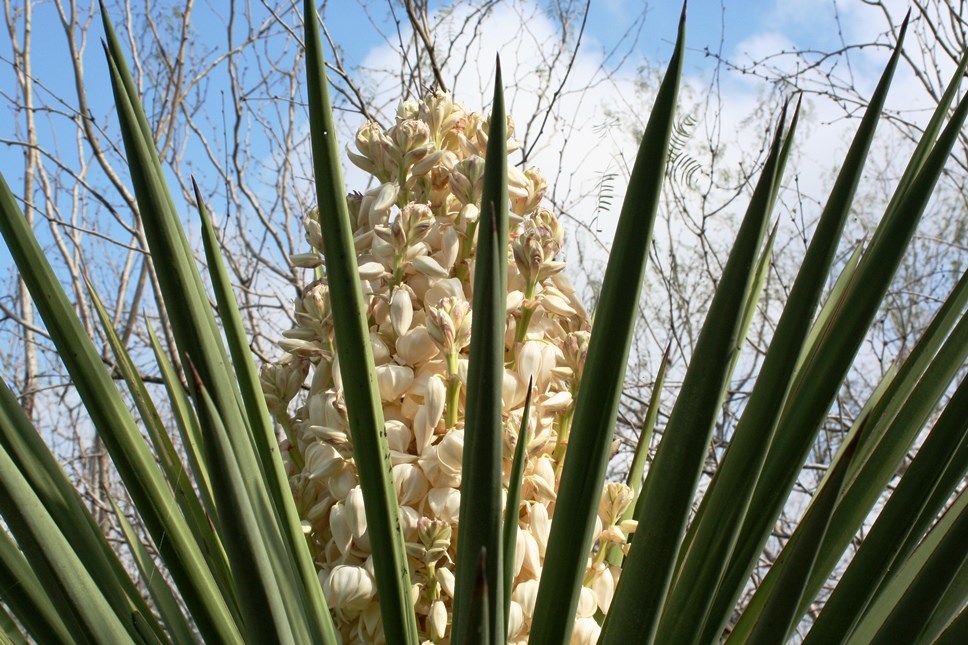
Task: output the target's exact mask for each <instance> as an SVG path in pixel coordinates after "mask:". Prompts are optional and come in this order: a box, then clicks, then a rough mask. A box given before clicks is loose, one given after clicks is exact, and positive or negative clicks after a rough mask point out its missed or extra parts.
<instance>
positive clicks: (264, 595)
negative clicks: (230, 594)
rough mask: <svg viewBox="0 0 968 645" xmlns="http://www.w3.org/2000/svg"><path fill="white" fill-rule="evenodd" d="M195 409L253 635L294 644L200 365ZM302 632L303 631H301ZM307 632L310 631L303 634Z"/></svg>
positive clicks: (195, 382) (221, 526) (267, 554)
mask: <svg viewBox="0 0 968 645" xmlns="http://www.w3.org/2000/svg"><path fill="white" fill-rule="evenodd" d="M189 367H190V369H191V374H192V380H193V395H194V398H195V409H196V410H198V416H199V421H200V422H201V426H202V431H203V432H204V433H205V434H204V440H205V442H204V446H205V457H206V459H205V461H206V463H207V464H208V465H209V468H210V469H211V471H210V472H211V476H212V488H213V491H214V493H215V499H216V502H217V504H218V509H219V513H218V517H217V523H218V528H219V535H221V536H222V538H223V542H224V544H225V549H226V551H227V552H228V554H229V561H230V562H231V563H232V565H233V567H232V576H233V580H234V581H235V595H236V598H237V599H238V602H239V606H240V607H241V609H242V620H243V625H244V628H245V633H246V635H247V639H248V640H249V641H250V642H253V643H292V642H296V641H295V640H294V634H293V629H292V626H291V625H290V624H289V617H288V615H287V612H286V606H285V604H284V601H283V594H282V591H281V589H280V587H279V583H280V581H279V580H278V579H277V577H276V575H275V573H276V571H277V569H276V567H275V566H274V563H273V562H272V560H271V559H270V546H269V545H268V544H266V541H265V536H264V532H263V528H264V527H261V526H260V525H259V522H258V516H257V515H256V513H255V511H254V509H253V503H252V500H250V499H249V498H248V497H247V495H246V487H245V484H244V483H243V481H242V480H243V475H242V472H241V470H240V469H239V464H238V462H236V461H235V460H234V459H233V458H232V455H233V451H232V446H231V444H230V442H229V438H228V432H227V431H226V428H225V424H224V423H223V421H222V419H221V418H220V417H219V414H218V410H217V408H216V407H215V404H214V402H213V401H212V399H211V397H210V396H209V395H208V391H207V390H206V388H205V387H204V385H203V383H202V381H201V378H200V377H199V375H198V373H197V372H195V371H194V366H192V365H189ZM297 633H298V632H297ZM301 636H302V637H305V634H302V635H301Z"/></svg>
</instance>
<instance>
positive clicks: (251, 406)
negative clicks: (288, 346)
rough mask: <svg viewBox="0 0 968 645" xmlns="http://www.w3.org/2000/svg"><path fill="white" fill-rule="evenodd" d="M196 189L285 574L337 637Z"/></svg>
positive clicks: (317, 628) (306, 611)
mask: <svg viewBox="0 0 968 645" xmlns="http://www.w3.org/2000/svg"><path fill="white" fill-rule="evenodd" d="M192 187H193V188H194V189H195V201H196V203H197V205H198V213H199V216H200V218H201V220H202V242H203V245H204V248H205V257H206V259H207V260H208V267H209V272H210V273H209V274H210V276H211V278H212V285H213V287H214V290H215V296H216V301H217V302H218V307H219V311H220V312H221V320H222V322H223V324H224V326H225V336H226V339H227V341H228V346H229V352H230V353H231V355H232V364H233V366H234V367H235V373H236V375H237V377H238V380H239V387H240V390H241V392H242V400H243V402H244V404H245V409H246V414H247V417H248V419H249V420H250V422H251V431H252V442H253V445H254V448H255V453H256V456H257V457H258V459H259V462H260V463H261V465H262V472H263V473H264V475H265V480H264V481H265V485H266V488H267V489H268V494H269V497H270V498H271V500H272V503H273V506H274V508H275V511H276V515H277V517H278V521H279V523H280V525H281V527H282V531H283V534H284V535H283V540H282V542H283V545H284V546H285V548H286V551H287V552H288V554H289V559H290V560H291V563H290V564H291V566H292V569H293V575H292V576H286V578H287V579H289V580H290V581H291V582H292V594H293V595H295V596H296V598H298V600H299V603H300V604H301V605H303V609H302V610H301V611H298V612H294V613H295V614H296V615H298V616H301V617H302V618H303V619H305V620H306V621H307V623H308V624H309V625H311V633H312V639H313V640H314V641H319V640H325V641H334V640H335V639H336V632H335V628H334V626H333V618H332V616H331V615H330V613H329V609H328V608H327V607H326V600H325V599H324V598H323V591H322V587H321V586H320V584H319V578H318V576H317V575H316V569H315V567H314V566H313V562H312V559H311V557H310V555H309V550H308V549H307V548H306V541H305V538H304V536H303V532H302V524H301V522H300V521H299V515H298V513H297V511H296V506H295V503H294V501H293V498H292V491H291V490H290V486H289V479H288V477H287V476H286V471H285V468H284V467H283V464H282V459H281V458H280V456H279V444H278V441H277V439H276V435H275V431H274V429H273V425H272V420H271V419H270V418H269V412H268V408H267V407H266V402H265V396H264V395H263V392H262V386H261V384H260V381H259V375H258V373H257V372H256V370H255V365H254V364H253V362H252V354H251V351H250V350H249V344H248V341H247V337H246V333H245V329H244V327H243V325H242V317H241V316H240V315H239V307H238V304H237V302H236V300H235V293H234V292H233V291H232V283H231V282H230V281H229V276H228V271H227V270H226V268H225V262H224V260H223V259H222V256H221V254H220V253H219V250H218V249H219V247H218V239H217V238H216V236H215V229H214V227H213V226H212V220H211V217H210V216H209V214H208V209H207V208H205V204H204V201H203V200H202V196H201V193H200V192H199V190H198V185H197V184H196V183H195V181H194V179H193V180H192ZM280 573H282V572H280ZM297 581H298V582H297Z"/></svg>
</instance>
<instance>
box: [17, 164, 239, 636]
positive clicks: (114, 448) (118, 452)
mask: <svg viewBox="0 0 968 645" xmlns="http://www.w3.org/2000/svg"><path fill="white" fill-rule="evenodd" d="M0 232H2V234H3V237H4V238H5V239H6V242H7V247H8V248H9V249H10V250H11V253H12V255H13V257H14V261H15V262H16V264H17V266H18V267H19V268H20V270H21V275H22V276H23V278H24V281H25V282H26V284H27V287H28V289H29V290H30V293H31V296H32V297H33V298H34V302H35V303H36V305H37V309H38V311H39V312H40V314H41V316H42V317H43V319H44V323H45V325H46V327H47V331H48V333H50V335H51V339H52V340H53V342H54V344H55V346H56V347H57V349H58V352H59V354H60V356H61V359H62V360H63V362H64V365H65V367H66V368H67V370H68V373H69V374H70V375H71V379H72V382H73V383H74V386H75V387H76V388H77V391H78V394H79V395H80V397H81V400H82V401H83V402H84V405H85V407H86V409H87V411H88V414H89V415H90V417H91V420H92V422H93V423H94V425H95V427H96V428H97V429H98V431H99V432H101V436H102V438H103V439H104V443H105V446H106V447H107V449H108V451H109V452H110V454H111V457H112V459H113V461H114V463H115V465H116V466H117V468H118V472H119V473H120V475H121V478H122V480H123V481H124V483H125V485H126V487H127V489H128V492H129V493H130V494H131V498H132V500H133V501H134V503H135V505H136V506H137V507H138V510H139V512H140V513H141V516H142V519H143V520H144V522H145V526H146V528H147V529H148V531H149V533H150V534H151V536H152V539H154V540H155V543H156V544H157V545H158V548H159V551H160V553H161V555H162V557H163V558H164V559H165V560H166V561H168V562H180V563H183V564H182V565H181V566H174V567H172V568H171V573H172V576H173V577H174V578H175V580H176V583H177V584H178V586H179V589H180V591H181V593H182V597H183V599H184V600H185V602H186V604H188V606H189V607H190V608H191V611H192V614H193V617H194V619H195V621H196V623H197V625H198V627H199V630H200V631H201V632H202V634H203V635H209V634H210V635H211V637H212V638H221V639H222V640H225V641H233V640H235V639H236V638H237V632H236V631H235V627H234V625H233V623H232V620H231V617H230V616H229V614H228V612H227V609H226V606H225V604H224V601H223V600H222V599H221V597H220V594H219V593H218V590H217V587H216V585H215V583H214V581H213V579H212V577H211V573H210V572H209V570H208V567H207V566H205V564H204V560H203V559H202V556H201V554H200V552H199V549H198V545H197V544H196V543H195V541H194V539H193V538H192V536H191V532H190V531H189V529H188V526H187V524H186V522H185V520H184V518H183V517H182V515H181V513H179V512H178V511H177V507H176V505H175V502H174V500H173V499H172V495H171V491H170V490H169V489H168V487H167V485H166V483H165V481H164V478H163V477H162V475H161V472H160V471H159V469H158V467H157V464H156V463H155V460H154V456H153V455H152V454H151V453H150V451H149V450H148V448H147V446H146V445H145V443H144V440H143V438H142V436H141V433H140V430H139V429H138V427H137V425H136V424H135V422H134V419H133V418H132V417H131V414H130V412H129V411H128V408H127V406H126V405H125V404H124V401H123V400H122V398H121V396H120V393H119V392H118V390H117V388H116V387H115V386H114V383H113V382H112V380H111V378H110V376H109V375H108V373H107V371H106V370H105V368H104V364H103V362H102V361H101V356H100V354H99V353H98V351H97V349H96V348H95V347H94V345H93V343H92V342H91V341H90V338H89V337H88V335H87V332H86V331H85V329H84V327H83V326H82V325H81V322H80V320H79V319H78V317H77V314H76V313H75V312H74V308H73V306H72V305H71V303H70V301H69V300H68V298H67V296H66V294H65V293H64V291H63V289H62V288H61V287H60V285H59V284H58V281H57V278H56V276H55V275H54V271H53V269H51V267H50V265H49V264H48V262H47V259H46V257H45V255H44V253H43V251H42V250H41V249H40V246H39V245H38V244H37V241H36V239H34V237H33V234H32V232H31V231H30V228H29V227H28V226H27V223H26V220H25V219H24V217H23V215H22V214H21V213H20V210H19V208H17V205H16V202H15V201H14V198H13V195H12V194H11V193H10V189H9V188H8V187H7V184H6V181H4V180H3V179H2V177H0Z"/></svg>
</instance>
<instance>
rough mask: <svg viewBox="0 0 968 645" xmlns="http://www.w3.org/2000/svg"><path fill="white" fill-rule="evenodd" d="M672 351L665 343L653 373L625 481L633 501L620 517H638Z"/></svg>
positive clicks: (670, 345) (627, 518) (670, 346)
mask: <svg viewBox="0 0 968 645" xmlns="http://www.w3.org/2000/svg"><path fill="white" fill-rule="evenodd" d="M670 351H672V344H671V343H670V344H669V345H666V348H665V351H664V352H663V353H662V359H661V360H660V361H659V369H658V371H657V372H656V374H655V382H654V383H653V384H652V394H651V395H650V396H649V407H648V408H647V409H646V413H645V421H644V422H643V423H642V431H641V432H640V433H639V439H638V441H637V442H636V444H635V454H633V455H632V463H631V464H630V465H629V472H628V476H627V477H626V479H625V483H626V484H628V485H629V487H630V488H631V489H632V492H633V493H634V495H635V498H634V501H633V502H632V503H631V504H629V507H628V508H627V509H625V513H623V514H622V519H626V520H629V519H632V518H635V519H638V517H639V512H640V511H641V510H642V507H641V505H640V504H639V500H641V499H642V495H641V492H642V473H644V472H645V462H646V461H647V460H648V458H649V447H650V446H651V445H652V436H653V435H654V434H655V424H656V421H657V420H658V419H659V409H660V406H661V403H662V386H663V385H664V384H665V377H666V372H668V371H669V366H670V365H671V364H672V361H671V360H670V359H669V352H670Z"/></svg>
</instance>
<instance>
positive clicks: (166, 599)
mask: <svg viewBox="0 0 968 645" xmlns="http://www.w3.org/2000/svg"><path fill="white" fill-rule="evenodd" d="M111 506H112V508H113V509H114V515H115V517H116V518H117V521H118V525H119V526H120V527H121V533H122V534H123V535H124V539H125V541H126V542H127V543H128V550H129V551H130V552H131V557H132V558H133V559H134V563H135V564H136V565H137V567H138V571H139V572H140V573H141V579H142V580H143V581H144V584H145V586H146V587H147V588H148V593H150V594H151V598H152V600H153V601H154V607H155V609H156V610H157V611H158V615H159V616H160V617H161V620H162V621H163V622H164V623H165V627H166V628H167V630H168V634H169V635H170V637H171V639H172V640H173V641H174V642H176V643H190V642H192V641H193V640H194V639H195V633H194V630H193V629H192V627H191V625H189V623H188V621H187V620H186V619H185V616H184V615H183V614H182V611H181V607H180V606H179V604H178V599H177V598H176V597H175V594H174V593H173V592H172V590H171V588H170V587H169V586H168V583H167V582H166V581H165V576H164V575H163V573H162V572H161V571H160V570H159V569H158V567H157V566H156V565H155V561H154V560H153V559H152V557H151V553H149V552H148V549H147V548H145V545H144V544H142V543H141V540H140V539H139V537H138V534H137V532H136V531H135V529H134V527H133V526H131V523H130V522H129V521H128V518H127V517H125V515H124V512H123V511H122V510H121V509H120V508H118V506H117V504H115V503H113V502H112V504H111Z"/></svg>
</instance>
